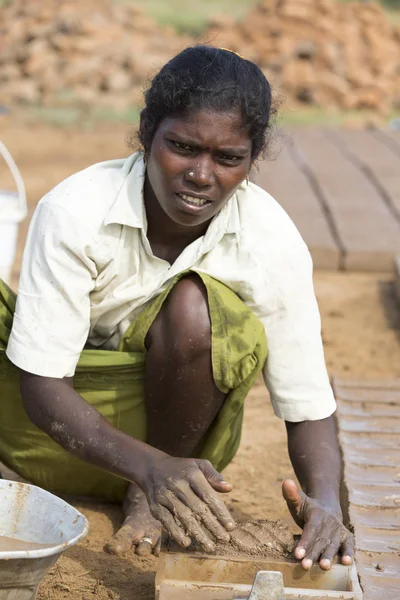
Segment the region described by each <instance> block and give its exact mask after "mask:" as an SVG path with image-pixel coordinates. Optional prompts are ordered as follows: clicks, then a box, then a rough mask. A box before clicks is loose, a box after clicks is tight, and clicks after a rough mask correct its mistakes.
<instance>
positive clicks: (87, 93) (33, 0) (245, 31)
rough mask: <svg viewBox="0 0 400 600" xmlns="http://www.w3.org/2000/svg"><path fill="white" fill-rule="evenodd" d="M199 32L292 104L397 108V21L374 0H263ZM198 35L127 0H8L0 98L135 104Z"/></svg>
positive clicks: (0, 18) (1, 17)
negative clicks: (249, 65)
mask: <svg viewBox="0 0 400 600" xmlns="http://www.w3.org/2000/svg"><path fill="white" fill-rule="evenodd" d="M202 39H203V40H207V41H210V42H211V43H212V44H213V45H217V46H222V47H228V48H231V49H233V50H236V51H237V52H239V53H240V54H242V55H243V56H245V57H246V58H248V59H250V60H253V61H255V62H256V63H257V64H259V65H260V67H261V68H262V69H263V71H264V72H265V73H266V75H267V76H268V78H269V79H270V81H271V83H272V84H273V86H274V87H275V89H277V90H278V91H279V92H280V93H281V95H282V96H283V98H285V100H286V104H287V105H289V106H293V105H298V104H308V105H314V106H321V107H323V108H328V107H333V108H344V109H358V108H366V109H372V110H374V111H377V112H380V113H382V114H385V112H387V111H388V110H390V109H392V108H393V107H395V108H399V107H400V26H399V25H397V26H394V25H392V24H391V23H390V22H389V20H388V19H387V16H386V14H385V13H384V11H383V9H382V8H381V7H380V5H379V4H375V3H373V2H365V1H364V2H352V3H343V2H340V1H339V0H337V1H335V0H264V2H263V3H261V4H260V5H258V6H257V7H255V8H254V9H252V10H250V12H249V13H248V14H247V15H246V16H245V17H244V18H243V19H242V20H240V21H234V20H233V19H230V18H229V17H227V16H224V17H221V18H215V19H214V20H213V21H212V22H211V23H210V27H209V30H208V31H207V32H206V33H205V34H204V35H203V38H202ZM193 43H195V40H193V39H192V38H190V37H189V36H184V35H178V34H177V33H176V32H175V31H174V30H173V29H172V28H168V27H162V26H160V25H158V24H156V23H155V22H154V21H153V20H152V19H150V18H149V17H148V16H147V15H146V14H145V13H144V12H143V11H142V10H141V9H140V8H139V7H137V6H135V5H134V4H132V3H121V2H113V1H112V0H29V1H27V0H11V1H9V2H8V3H6V4H5V6H3V7H2V8H0V89H1V96H0V103H2V104H13V103H16V102H28V103H40V104H45V105H54V104H57V103H66V102H70V101H73V102H76V101H78V102H82V103H84V104H88V105H96V106H109V107H112V108H113V109H115V110H122V109H124V108H126V107H128V106H132V105H137V104H140V103H141V101H142V92H143V88H144V87H145V86H146V85H147V83H148V80H149V78H150V77H151V76H152V75H153V74H154V73H155V72H156V71H157V69H158V68H159V67H160V66H161V65H163V64H164V63H165V62H166V61H167V60H168V59H169V58H170V57H172V56H173V55H174V54H176V53H177V52H179V51H180V50H182V49H183V48H184V47H186V46H188V45H190V44H193Z"/></svg>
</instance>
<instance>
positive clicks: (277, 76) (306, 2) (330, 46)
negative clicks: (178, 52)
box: [207, 0, 400, 113]
mask: <svg viewBox="0 0 400 600" xmlns="http://www.w3.org/2000/svg"><path fill="white" fill-rule="evenodd" d="M207 39H212V40H214V43H217V44H218V45H221V46H226V47H228V48H232V49H233V50H235V51H237V52H239V53H240V54H242V55H243V56H245V57H246V58H248V59H249V60H253V61H255V62H256V63H257V64H258V65H259V66H260V67H261V68H262V69H263V71H264V72H265V74H266V75H267V76H268V78H269V79H270V81H271V82H272V84H273V85H274V87H275V88H276V89H277V90H279V91H280V92H281V93H282V96H283V98H284V99H285V100H286V102H287V103H288V104H290V105H293V106H297V105H301V104H302V105H304V104H306V105H313V106H320V107H324V108H326V107H332V108H341V109H372V110H375V111H377V112H381V113H386V112H388V111H389V110H390V109H391V108H393V107H400V26H399V25H393V24H392V23H391V22H390V21H389V19H388V17H387V15H386V14H385V12H384V10H383V8H382V6H381V5H380V4H378V3H377V2H349V3H343V2H339V1H337V0H336V1H335V0H264V2H263V3H261V4H260V5H258V6H256V7H255V8H254V9H253V10H251V11H250V12H249V14H248V15H247V16H246V17H245V18H244V19H243V20H242V21H240V22H235V21H234V20H233V19H231V18H229V17H226V16H222V17H221V18H216V19H214V21H213V22H212V23H211V28H210V30H209V32H208V34H207Z"/></svg>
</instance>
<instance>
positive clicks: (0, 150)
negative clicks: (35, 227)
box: [0, 140, 27, 220]
mask: <svg viewBox="0 0 400 600" xmlns="http://www.w3.org/2000/svg"><path fill="white" fill-rule="evenodd" d="M0 154H1V155H2V156H3V158H4V160H5V162H6V165H7V166H8V168H9V169H10V171H11V175H12V176H13V178H14V181H15V183H16V186H17V191H18V201H19V218H20V219H21V220H22V219H24V218H25V217H26V214H27V207H26V191H25V184H24V180H23V179H22V176H21V173H20V172H19V169H18V167H17V165H16V164H15V161H14V159H13V157H12V156H11V154H10V153H9V151H8V150H7V147H6V145H5V144H4V143H3V142H2V141H1V140H0Z"/></svg>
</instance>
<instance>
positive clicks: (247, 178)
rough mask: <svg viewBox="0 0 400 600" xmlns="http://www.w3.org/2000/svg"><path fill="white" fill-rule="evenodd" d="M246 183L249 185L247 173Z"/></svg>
mask: <svg viewBox="0 0 400 600" xmlns="http://www.w3.org/2000/svg"><path fill="white" fill-rule="evenodd" d="M246 184H247V185H249V174H248V173H247V175H246Z"/></svg>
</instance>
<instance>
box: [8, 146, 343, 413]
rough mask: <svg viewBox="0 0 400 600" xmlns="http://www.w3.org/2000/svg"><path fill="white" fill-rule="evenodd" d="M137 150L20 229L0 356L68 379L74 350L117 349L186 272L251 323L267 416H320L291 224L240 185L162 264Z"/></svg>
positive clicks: (53, 195) (85, 174) (306, 298)
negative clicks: (223, 292) (196, 274)
mask: <svg viewBox="0 0 400 600" xmlns="http://www.w3.org/2000/svg"><path fill="white" fill-rule="evenodd" d="M144 173H145V167H144V163H143V160H142V157H141V155H140V154H139V153H136V154H133V155H132V156H130V157H129V158H127V159H120V160H113V161H107V162H103V163H99V164H96V165H93V166H91V167H89V168H88V169H85V170H84V171H81V172H79V173H76V174H74V175H72V176H71V177H69V178H68V179H66V180H65V181H63V182H62V183H60V184H59V185H58V186H56V187H55V188H54V189H53V190H52V191H51V192H49V193H48V194H47V195H46V196H45V197H44V198H42V200H41V201H40V202H39V204H38V206H37V208H36V211H35V213H34V216H33V218H32V222H31V224H30V228H29V233H28V238H27V243H26V247H25V252H24V258H23V266H22V272H21V277H20V286H19V292H18V301H17V307H16V312H15V316H14V323H13V327H12V331H11V336H10V339H9V343H8V348H7V356H8V358H9V359H10V360H11V361H12V362H13V363H14V364H15V365H17V366H18V367H19V368H21V369H23V370H25V371H28V372H30V373H34V374H36V375H41V376H44V377H56V378H62V377H66V376H73V374H74V371H75V367H76V364H77V362H78V359H79V356H80V353H81V351H82V349H83V347H84V346H85V344H86V342H87V341H88V342H90V344H91V345H94V346H97V347H101V348H104V349H114V348H116V347H117V346H118V343H119V341H120V339H121V336H122V335H123V334H124V332H125V331H126V330H127V328H128V326H129V325H130V324H131V322H132V321H133V320H134V319H135V317H136V316H137V315H138V314H139V312H140V311H141V310H142V309H143V307H144V306H145V305H146V304H147V303H148V302H149V301H150V300H151V299H153V298H154V297H156V296H157V295H158V294H160V293H161V292H162V291H163V290H164V289H165V288H166V286H167V285H168V283H169V282H170V281H171V278H173V277H174V276H175V275H176V274H177V273H179V272H181V271H183V270H186V269H188V268H192V269H194V270H197V271H201V272H204V273H206V274H208V275H210V276H212V277H214V278H215V279H217V280H219V281H221V282H222V283H224V284H225V285H227V286H228V287H229V288H230V289H232V290H233V291H234V292H235V293H236V294H237V295H238V296H239V297H240V298H241V299H242V300H243V301H244V302H245V303H246V305H247V306H248V307H249V308H250V309H251V310H252V311H253V312H254V313H255V314H256V316H257V317H258V318H259V319H260V320H261V321H262V323H263V325H264V327H265V332H266V336H267V343H268V350H269V355H268V359H267V361H266V364H265V366H264V369H263V373H264V379H265V382H266V385H267V387H268V389H269V391H270V396H271V401H272V403H273V407H274V410H275V414H276V415H277V416H279V417H281V418H283V419H285V420H287V421H303V420H315V419H323V418H326V417H328V416H330V415H331V414H332V413H333V412H334V410H335V408H336V404H335V400H334V397H333V393H332V389H331V386H330V383H329V378H328V375H327V371H326V367H325V361H324V353H323V347H322V340H321V323H320V315H319V310H318V306H317V302H316V298H315V294H314V288H313V281H312V261H311V257H310V254H309V252H308V249H307V247H306V245H305V243H304V242H303V240H302V238H301V236H300V234H299V233H298V231H297V229H296V227H295V226H294V224H293V222H292V221H291V220H290V218H289V217H288V215H287V214H286V213H285V212H284V210H283V209H282V208H281V207H280V206H279V204H278V203H277V202H276V201H275V200H274V199H273V198H272V197H271V196H270V195H269V194H267V192H265V191H264V190H262V189H261V188H259V187H258V186H256V185H254V184H252V183H248V184H247V183H246V182H244V183H243V184H242V185H241V186H240V187H239V189H238V190H237V191H236V193H235V194H234V195H233V196H232V198H231V199H230V200H229V202H228V203H227V204H226V206H225V207H224V208H223V209H222V210H221V211H220V212H219V213H218V214H217V215H216V216H215V217H214V218H213V220H212V221H211V223H210V225H209V227H208V229H207V232H206V234H205V235H204V236H203V237H201V238H199V239H197V240H196V241H195V242H193V243H192V244H190V245H189V246H188V247H187V248H185V250H184V251H183V252H182V254H181V255H180V256H179V257H178V258H177V260H176V261H175V263H174V264H173V265H170V264H169V263H168V262H167V261H165V260H162V259H160V258H157V257H156V256H154V255H153V253H152V250H151V247H150V244H149V241H148V239H147V236H146V230H147V221H146V213H145V208H144V203H143V182H144Z"/></svg>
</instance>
